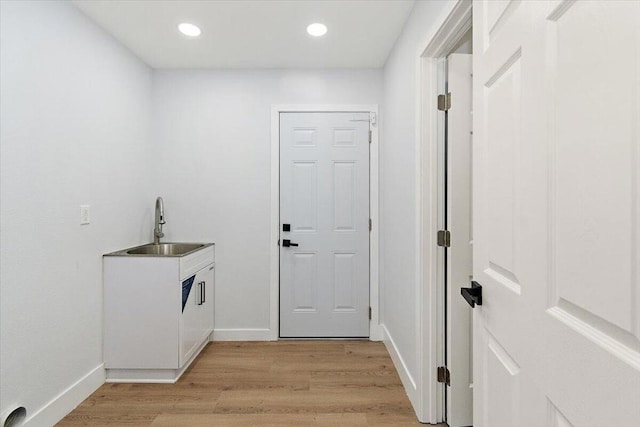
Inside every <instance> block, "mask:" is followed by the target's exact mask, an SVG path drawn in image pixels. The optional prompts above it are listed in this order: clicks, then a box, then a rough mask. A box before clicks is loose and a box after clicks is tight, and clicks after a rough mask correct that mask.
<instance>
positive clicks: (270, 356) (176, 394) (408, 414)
mask: <svg viewBox="0 0 640 427" xmlns="http://www.w3.org/2000/svg"><path fill="white" fill-rule="evenodd" d="M80 425H88V426H102V425H109V426H120V425H123V426H154V427H161V426H163V427H165V426H166V427H169V426H171V427H179V426H189V427H198V426H258V425H268V426H415V425H420V424H419V423H418V422H417V420H416V418H415V415H414V412H413V410H412V409H411V404H410V403H409V399H408V398H407V395H406V394H405V392H404V389H403V387H402V384H401V383H400V379H399V378H398V374H397V373H396V370H395V368H394V367H393V364H392V362H391V359H390V357H389V354H388V353H387V350H386V349H385V347H384V345H383V344H382V343H374V342H368V341H279V342H242V343H240V342H216V343H212V344H209V345H208V346H207V347H206V348H205V349H204V350H203V351H202V353H201V354H200V356H199V357H198V358H197V359H196V360H195V361H194V363H193V364H192V366H191V368H190V369H189V370H188V371H187V372H185V374H184V375H183V376H182V378H181V379H180V380H179V381H178V382H177V383H176V384H105V385H103V386H102V387H100V388H99V389H98V390H97V391H96V392H95V393H93V394H92V395H91V396H90V397H89V398H87V400H85V401H84V402H83V403H82V404H81V405H80V406H78V408H76V409H75V410H74V411H73V412H71V413H70V414H69V415H67V417H65V418H64V419H63V420H62V421H61V422H60V423H59V424H58V426H69V427H72V426H80Z"/></svg>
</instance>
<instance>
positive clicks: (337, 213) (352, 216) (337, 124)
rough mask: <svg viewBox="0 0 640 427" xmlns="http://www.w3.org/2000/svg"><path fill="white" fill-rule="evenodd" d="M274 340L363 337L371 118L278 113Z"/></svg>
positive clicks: (366, 312) (365, 331) (365, 326)
mask: <svg viewBox="0 0 640 427" xmlns="http://www.w3.org/2000/svg"><path fill="white" fill-rule="evenodd" d="M280 222H281V234H280V337H282V338H338V337H339V338H347V337H348V338H368V336H369V114H368V113H341V112H316V113H313V112H302V113H282V114H280Z"/></svg>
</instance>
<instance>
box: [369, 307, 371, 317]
mask: <svg viewBox="0 0 640 427" xmlns="http://www.w3.org/2000/svg"><path fill="white" fill-rule="evenodd" d="M369 320H371V307H369Z"/></svg>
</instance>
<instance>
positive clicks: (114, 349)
mask: <svg viewBox="0 0 640 427" xmlns="http://www.w3.org/2000/svg"><path fill="white" fill-rule="evenodd" d="M124 253H125V251H121V252H117V253H114V254H109V255H105V257H104V362H105V368H106V375H107V382H175V381H176V380H177V379H178V378H179V377H180V375H182V373H183V372H184V371H185V370H186V369H187V367H188V366H189V364H190V363H191V362H192V361H193V359H195V357H196V356H197V355H198V353H199V352H200V350H202V348H203V347H204V346H205V345H206V344H207V342H209V337H210V335H211V333H212V332H213V326H214V325H213V321H214V313H213V307H214V280H215V274H214V273H215V268H214V267H215V264H214V246H213V244H207V245H205V246H204V247H203V248H202V249H200V250H198V251H195V252H192V253H190V254H187V255H185V256H175V257H174V256H131V255H124Z"/></svg>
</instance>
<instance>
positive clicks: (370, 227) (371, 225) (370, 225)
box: [369, 218, 373, 231]
mask: <svg viewBox="0 0 640 427" xmlns="http://www.w3.org/2000/svg"><path fill="white" fill-rule="evenodd" d="M371 230H373V221H371V218H369V231H371Z"/></svg>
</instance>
